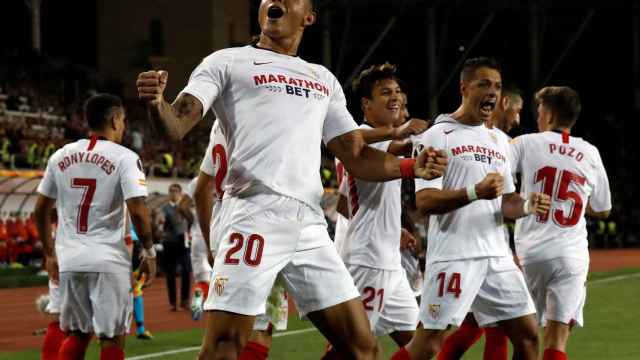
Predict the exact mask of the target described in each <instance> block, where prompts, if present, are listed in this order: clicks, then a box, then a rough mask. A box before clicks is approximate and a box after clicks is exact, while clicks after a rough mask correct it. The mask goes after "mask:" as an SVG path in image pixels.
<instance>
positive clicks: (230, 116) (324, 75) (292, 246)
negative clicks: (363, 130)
mask: <svg viewBox="0 0 640 360" xmlns="http://www.w3.org/2000/svg"><path fill="white" fill-rule="evenodd" d="M315 18H316V15H315V12H314V10H313V3H312V1H311V0H283V1H275V0H263V1H262V2H261V4H260V9H259V22H260V27H261V30H262V33H261V35H260V40H259V41H258V43H257V44H256V45H255V46H245V47H240V48H230V49H224V50H221V51H217V52H215V53H213V54H211V55H210V56H208V57H207V58H205V59H204V60H203V62H202V63H201V64H200V65H199V66H198V67H197V68H196V69H195V70H194V72H193V73H192V75H191V78H190V80H189V84H188V85H187V87H186V88H185V89H184V90H183V91H182V92H181V93H180V94H179V95H178V98H177V99H176V101H175V102H174V103H173V104H169V103H168V102H166V101H165V100H164V97H163V92H164V89H165V87H166V82H167V73H166V72H162V71H160V72H158V71H148V72H144V73H141V74H140V75H139V76H138V81H137V85H138V93H139V96H140V98H142V99H145V100H147V101H148V102H149V105H150V109H151V114H152V117H153V118H154V120H155V121H156V122H157V123H159V124H161V125H162V128H164V129H165V130H166V132H167V133H168V134H169V135H170V137H171V138H172V139H174V140H180V139H182V137H183V136H184V135H185V134H186V133H187V132H188V131H189V130H190V129H191V128H192V127H193V126H194V125H195V124H196V123H197V122H198V121H199V120H200V119H201V118H202V116H203V115H204V114H205V113H206V112H207V111H208V110H209V109H213V111H214V112H215V114H216V117H217V119H218V121H219V122H220V127H221V129H222V132H223V134H224V136H225V138H226V140H227V143H228V146H229V148H228V157H229V159H228V164H229V166H228V172H229V175H228V176H229V178H228V184H227V186H226V190H225V198H224V200H223V201H222V202H221V208H220V210H219V211H220V218H219V219H218V220H219V222H220V226H214V229H213V231H214V236H213V237H214V239H216V241H220V247H219V249H218V253H217V255H216V259H215V262H214V265H213V281H212V288H213V289H214V290H213V291H210V294H209V295H210V296H209V297H208V299H207V302H206V303H205V310H209V312H208V313H207V330H206V332H205V336H204V343H203V346H202V349H201V352H200V355H199V356H200V358H207V359H235V358H237V356H238V355H239V353H240V352H241V351H242V349H243V348H244V346H245V344H246V342H247V339H248V337H249V336H250V334H251V330H252V326H253V322H254V317H255V316H256V315H258V314H261V313H264V312H265V310H266V309H265V304H266V299H267V297H268V295H269V292H270V290H271V288H272V285H273V283H274V281H275V279H276V276H277V275H278V273H281V274H282V276H283V277H284V280H285V282H286V284H287V287H288V288H289V289H290V290H291V292H290V294H291V295H292V296H293V297H294V300H295V301H296V304H297V305H298V311H299V313H300V315H302V316H305V315H306V316H307V317H308V318H309V319H310V320H311V321H312V322H313V323H314V324H315V325H316V326H317V327H318V328H319V329H320V331H321V332H322V333H323V335H324V336H325V337H327V339H328V340H329V341H330V342H331V343H332V344H333V346H334V347H335V348H336V349H337V350H338V351H339V352H340V353H343V354H345V355H346V356H347V357H355V358H361V359H370V358H374V357H375V356H376V353H377V347H376V342H375V339H374V338H373V336H372V335H371V330H370V328H369V324H368V320H367V317H366V314H365V312H364V309H363V307H362V303H361V302H360V300H359V297H360V296H359V293H358V291H357V289H356V288H355V286H354V284H353V280H352V279H351V276H350V275H349V272H348V271H347V269H346V267H345V266H344V264H343V263H342V261H341V259H340V257H339V256H338V254H337V252H336V250H335V248H334V247H333V244H332V243H331V239H330V238H329V235H328V233H327V230H326V222H325V220H324V215H323V212H322V209H321V207H320V198H321V196H322V193H323V188H322V183H321V181H320V178H319V177H318V169H319V168H320V145H321V142H323V141H324V143H325V144H326V145H327V147H328V149H329V150H330V151H331V152H333V153H334V154H335V155H336V156H337V157H338V158H339V159H340V160H342V162H343V163H344V165H345V168H346V169H347V170H348V171H349V172H350V173H351V174H352V175H354V176H357V177H359V178H362V179H366V180H372V181H388V180H393V179H397V178H400V177H402V176H405V177H414V176H419V177H424V178H429V179H431V178H434V177H437V176H440V175H441V174H442V172H443V170H444V168H445V164H446V157H445V156H443V154H442V153H440V152H436V151H434V150H433V149H428V150H427V151H425V152H423V153H422V154H421V155H420V156H419V157H418V158H417V160H416V161H415V162H412V160H403V161H401V160H400V159H398V158H396V157H394V156H392V155H388V154H386V153H383V152H381V151H378V150H375V149H372V148H370V147H368V146H366V145H365V143H364V141H363V139H362V135H361V134H360V132H359V131H358V129H357V126H356V124H355V122H354V121H353V118H352V117H351V115H350V114H349V112H348V110H347V108H346V103H345V98H344V94H343V92H342V89H341V88H340V84H339V82H338V81H337V79H336V78H335V77H334V76H333V75H332V74H331V73H330V72H329V71H328V70H327V69H326V68H324V67H322V66H319V65H315V64H310V63H307V62H306V61H304V60H302V59H300V58H299V57H297V56H296V53H297V50H298V46H299V44H300V41H301V40H302V35H303V33H304V30H305V28H306V27H307V26H310V25H312V24H313V23H314V22H315ZM328 284H331V285H330V286H331V289H332V291H327V286H329V285H328ZM211 295H212V296H211Z"/></svg>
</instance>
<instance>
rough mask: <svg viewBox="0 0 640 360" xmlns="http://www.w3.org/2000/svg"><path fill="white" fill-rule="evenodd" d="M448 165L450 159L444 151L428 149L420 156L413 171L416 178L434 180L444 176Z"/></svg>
mask: <svg viewBox="0 0 640 360" xmlns="http://www.w3.org/2000/svg"><path fill="white" fill-rule="evenodd" d="M448 163H449V159H448V157H447V153H446V152H445V151H444V150H436V149H434V148H433V147H428V148H426V149H424V150H422V151H421V152H420V154H418V157H417V158H416V163H415V164H414V168H413V171H414V174H415V175H416V177H419V178H422V179H426V180H433V179H435V178H439V177H441V176H442V175H444V172H445V170H446V169H447V164H448Z"/></svg>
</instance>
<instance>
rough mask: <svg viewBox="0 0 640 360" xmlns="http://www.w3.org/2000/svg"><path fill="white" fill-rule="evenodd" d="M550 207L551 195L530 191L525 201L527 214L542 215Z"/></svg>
mask: <svg viewBox="0 0 640 360" xmlns="http://www.w3.org/2000/svg"><path fill="white" fill-rule="evenodd" d="M550 207H551V197H549V195H547V194H543V193H531V194H529V199H528V202H527V212H528V213H529V214H536V215H544V214H546V213H547V211H549V208H550Z"/></svg>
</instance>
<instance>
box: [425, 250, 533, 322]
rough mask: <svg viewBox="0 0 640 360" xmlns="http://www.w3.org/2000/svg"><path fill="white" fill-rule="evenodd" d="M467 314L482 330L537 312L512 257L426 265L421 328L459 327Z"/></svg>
mask: <svg viewBox="0 0 640 360" xmlns="http://www.w3.org/2000/svg"><path fill="white" fill-rule="evenodd" d="M469 311H472V312H473V315H474V316H475V318H476V320H477V321H478V324H479V325H480V326H482V327H486V326H493V325H495V324H496V323H497V322H499V321H502V320H509V319H515V318H518V317H522V316H525V315H530V314H534V313H535V312H536V310H535V307H534V304H533V300H532V299H531V296H530V295H529V291H528V290H527V285H526V284H525V280H524V276H523V275H522V272H521V271H520V270H519V269H518V267H517V266H516V264H515V263H514V262H513V258H512V257H511V256H505V257H488V258H477V259H464V260H456V261H442V262H435V263H430V264H427V266H426V269H425V282H424V285H423V288H422V298H421V301H420V316H419V320H420V321H421V322H422V324H423V326H424V328H425V329H446V328H447V327H448V326H449V325H455V326H460V324H461V323H462V321H463V320H464V318H465V316H466V315H467V313H468V312H469Z"/></svg>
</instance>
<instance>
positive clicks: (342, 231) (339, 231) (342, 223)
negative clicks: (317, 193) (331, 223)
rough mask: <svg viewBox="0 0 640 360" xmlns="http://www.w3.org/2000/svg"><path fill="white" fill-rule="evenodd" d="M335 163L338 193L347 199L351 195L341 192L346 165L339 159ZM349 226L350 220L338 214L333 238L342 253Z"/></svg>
mask: <svg viewBox="0 0 640 360" xmlns="http://www.w3.org/2000/svg"><path fill="white" fill-rule="evenodd" d="M335 163H336V178H337V180H338V186H339V189H338V192H339V193H340V194H341V195H344V196H345V197H347V199H348V196H349V194H348V193H347V192H342V191H340V188H342V182H343V181H344V174H345V171H344V164H343V163H342V162H341V161H340V160H338V158H336V159H335ZM348 226H349V219H347V218H346V217H344V216H342V214H340V213H338V214H337V215H336V231H335V233H334V236H333V243H334V245H335V246H336V249H338V252H340V249H341V248H342V244H344V238H345V237H346V236H347V228H348Z"/></svg>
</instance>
